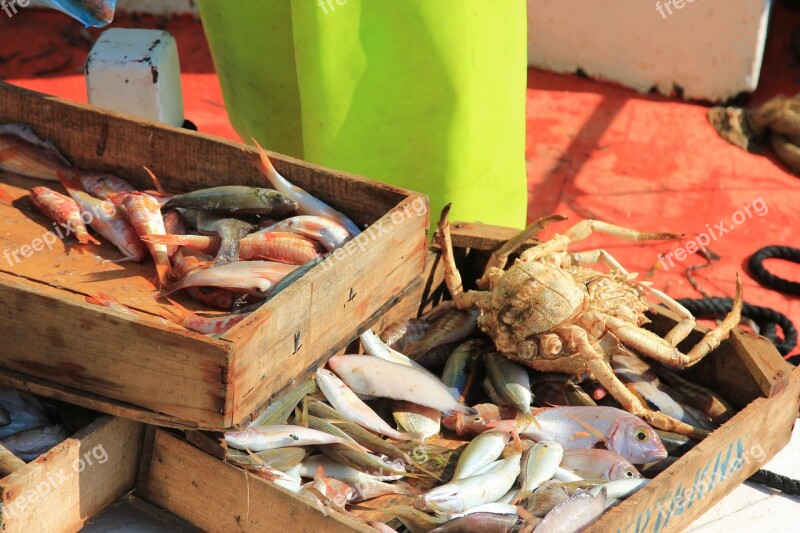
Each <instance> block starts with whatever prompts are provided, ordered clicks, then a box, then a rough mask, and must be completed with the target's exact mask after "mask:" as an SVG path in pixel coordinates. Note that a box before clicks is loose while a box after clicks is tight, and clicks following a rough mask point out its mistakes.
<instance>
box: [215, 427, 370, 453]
mask: <svg viewBox="0 0 800 533" xmlns="http://www.w3.org/2000/svg"><path fill="white" fill-rule="evenodd" d="M224 435H225V442H226V443H227V444H228V446H231V447H232V448H236V449H237V450H250V451H252V452H262V451H264V450H272V449H275V448H286V447H289V446H311V445H316V446H319V445H324V444H334V443H338V444H344V445H346V446H350V447H351V448H353V449H354V450H358V451H362V452H364V453H369V450H368V449H367V448H365V447H363V446H361V445H360V444H358V443H356V442H353V441H350V440H346V439H343V438H341V437H336V436H334V435H331V434H329V433H323V432H322V431H317V430H314V429H309V428H306V427H302V426H293V425H289V424H284V425H273V426H250V427H247V428H245V429H243V430H241V431H226V432H225V434H224Z"/></svg>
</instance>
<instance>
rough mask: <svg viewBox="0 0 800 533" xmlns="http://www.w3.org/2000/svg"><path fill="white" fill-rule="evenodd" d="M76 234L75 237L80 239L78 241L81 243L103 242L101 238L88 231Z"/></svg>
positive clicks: (98, 243) (97, 243)
mask: <svg viewBox="0 0 800 533" xmlns="http://www.w3.org/2000/svg"><path fill="white" fill-rule="evenodd" d="M74 235H75V238H76V239H78V242H79V243H81V244H89V243H92V244H96V245H98V246H100V245H101V244H103V243H101V242H100V241H99V240H97V239H96V238H95V237H93V236H92V235H89V234H88V233H85V234H80V235H79V234H74Z"/></svg>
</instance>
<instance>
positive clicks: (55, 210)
mask: <svg viewBox="0 0 800 533" xmlns="http://www.w3.org/2000/svg"><path fill="white" fill-rule="evenodd" d="M30 197H31V201H32V202H33V205H35V206H36V208H37V209H38V210H39V211H40V212H41V213H42V214H43V215H44V216H46V217H47V218H49V219H50V220H52V221H53V222H55V223H56V224H58V225H59V226H61V227H62V228H64V229H65V230H67V232H66V235H69V234H73V235H75V238H76V239H78V242H80V243H81V244H88V243H94V244H100V241H98V240H97V239H96V238H94V237H92V236H91V235H90V234H89V231H88V230H87V229H86V224H85V222H84V216H83V213H82V212H81V209H80V207H78V204H77V203H75V200H73V199H72V198H70V197H69V196H64V195H63V194H61V193H59V192H56V191H54V190H52V189H48V188H47V187H34V188H32V189H31V192H30ZM89 217H91V213H89ZM60 234H61V232H60V231H59V235H60Z"/></svg>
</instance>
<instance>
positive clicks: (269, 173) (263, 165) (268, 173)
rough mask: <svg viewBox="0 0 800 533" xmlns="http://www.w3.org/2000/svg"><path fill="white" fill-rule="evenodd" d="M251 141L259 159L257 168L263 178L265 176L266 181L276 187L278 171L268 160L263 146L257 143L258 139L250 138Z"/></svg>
mask: <svg viewBox="0 0 800 533" xmlns="http://www.w3.org/2000/svg"><path fill="white" fill-rule="evenodd" d="M252 141H253V144H255V146H256V150H258V158H259V160H260V164H259V166H258V167H259V170H261V173H262V174H264V177H265V178H267V181H268V182H269V183H270V185H272V186H273V187H275V188H277V187H278V183H277V182H278V180H277V178H276V175H277V174H278V171H277V170H276V169H275V166H274V165H273V164H272V161H270V159H269V157H268V156H267V153H266V152H265V151H264V149H263V148H261V145H260V144H258V141H257V140H255V139H252Z"/></svg>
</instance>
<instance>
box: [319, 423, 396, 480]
mask: <svg viewBox="0 0 800 533" xmlns="http://www.w3.org/2000/svg"><path fill="white" fill-rule="evenodd" d="M307 420H308V427H310V428H311V429H316V430H318V431H323V432H325V433H330V434H331V435H335V436H337V437H341V438H343V439H346V440H352V441H353V442H355V439H353V438H352V437H351V436H350V435H348V434H347V433H345V432H344V431H342V430H341V429H339V428H338V427H336V424H335V423H333V422H331V421H328V420H324V419H322V418H319V417H316V416H314V415H308V419H307ZM320 451H322V453H323V454H325V455H327V456H328V457H330V458H331V459H333V460H334V461H336V462H337V463H339V464H342V465H346V466H349V467H350V468H354V469H356V470H358V471H360V472H364V473H366V474H374V475H378V476H381V477H382V479H384V480H396V479H400V478H401V477H404V476H407V475H410V474H409V473H408V472H407V471H406V469H405V466H404V464H403V462H402V461H401V460H392V459H391V458H388V457H385V456H377V455H373V454H369V453H363V452H359V451H356V450H353V449H351V448H348V447H347V446H344V445H342V444H329V445H328V446H325V447H321V449H320Z"/></svg>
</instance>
